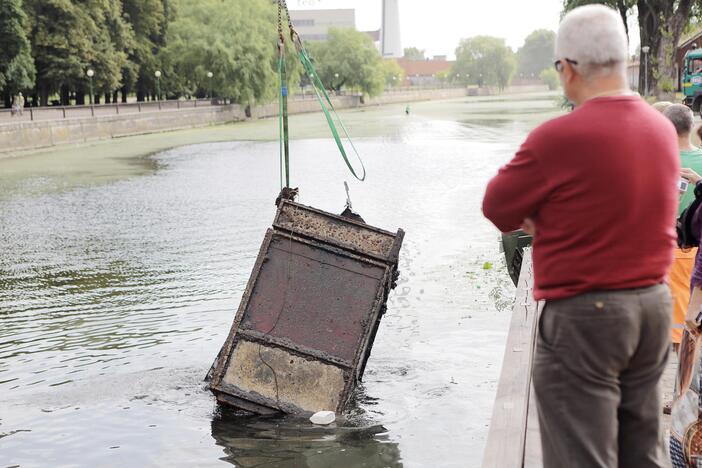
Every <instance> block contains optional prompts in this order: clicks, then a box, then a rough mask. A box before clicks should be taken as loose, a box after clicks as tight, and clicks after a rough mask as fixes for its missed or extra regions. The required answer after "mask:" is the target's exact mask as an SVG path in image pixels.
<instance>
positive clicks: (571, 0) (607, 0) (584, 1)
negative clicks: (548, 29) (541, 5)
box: [563, 0, 656, 41]
mask: <svg viewBox="0 0 702 468" xmlns="http://www.w3.org/2000/svg"><path fill="white" fill-rule="evenodd" d="M636 1H637V0H600V1H598V0H564V1H563V11H564V12H568V11H570V10H572V9H573V8H577V7H579V6H583V5H592V4H596V3H597V4H602V5H606V6H608V7H610V8H613V9H614V10H617V12H618V13H619V16H621V18H622V21H623V22H624V30H625V31H626V36H627V38H628V39H629V41H631V38H630V35H629V22H628V19H629V15H630V14H631V13H632V12H631V9H632V8H633V7H635V6H636ZM654 1H656V0H654Z"/></svg>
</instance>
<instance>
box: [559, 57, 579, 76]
mask: <svg viewBox="0 0 702 468" xmlns="http://www.w3.org/2000/svg"><path fill="white" fill-rule="evenodd" d="M565 61H566V62H568V63H569V64H571V65H577V64H578V62H577V60H571V59H569V58H567V59H565ZM553 68H555V69H556V71H557V72H558V73H560V72H562V71H563V61H562V60H556V61H555V62H554V63H553Z"/></svg>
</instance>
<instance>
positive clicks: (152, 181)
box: [0, 99, 552, 468]
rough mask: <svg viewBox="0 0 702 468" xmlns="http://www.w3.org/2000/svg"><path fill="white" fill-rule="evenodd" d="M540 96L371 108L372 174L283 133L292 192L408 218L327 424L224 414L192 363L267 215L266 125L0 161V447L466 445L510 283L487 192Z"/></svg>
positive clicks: (38, 455)
mask: <svg viewBox="0 0 702 468" xmlns="http://www.w3.org/2000/svg"><path fill="white" fill-rule="evenodd" d="M550 103H551V101H550V99H548V100H543V101H521V102H520V103H519V104H518V105H519V106H522V107H523V112H522V113H521V114H519V113H516V111H514V109H513V108H512V110H511V111H510V112H505V113H502V112H499V111H500V110H503V106H504V103H501V102H499V101H497V102H496V103H495V104H494V105H495V106H496V108H495V111H496V113H495V114H493V115H491V116H490V118H488V119H486V118H485V116H484V115H483V114H484V111H485V106H489V105H490V103H485V102H481V103H475V104H471V103H470V102H469V101H456V102H453V103H447V104H445V105H446V109H450V110H451V111H448V110H447V112H446V113H445V115H443V116H442V114H441V109H439V108H437V106H436V105H431V104H426V105H421V104H418V105H415V106H413V113H412V115H411V116H409V117H406V116H404V115H403V114H402V113H400V112H397V113H389V112H388V111H387V110H378V111H370V112H365V113H364V115H363V116H362V117H363V119H365V121H366V125H369V126H371V127H373V128H374V133H373V134H372V135H371V136H369V137H365V138H359V139H358V140H357V146H358V148H359V150H360V151H361V153H362V154H363V156H364V159H365V162H366V166H367V168H368V171H369V177H368V180H367V182H365V183H363V184H361V183H351V180H350V178H349V176H348V175H347V174H346V172H345V171H344V169H343V165H342V162H341V160H340V159H339V157H338V156H337V154H336V151H335V147H334V144H333V142H331V141H328V140H315V139H302V140H297V141H294V142H293V143H292V154H293V160H292V171H293V173H292V176H293V184H294V185H296V186H299V187H300V188H301V194H302V196H301V199H300V201H301V202H303V203H306V204H310V205H314V206H316V207H318V208H321V209H325V210H329V211H333V212H340V211H341V210H342V209H343V206H344V201H345V193H344V189H343V180H349V182H350V185H351V195H352V199H353V203H354V208H355V209H356V211H358V212H360V213H361V214H362V215H363V217H364V218H365V219H366V221H368V222H369V223H371V224H375V225H377V226H380V227H384V228H387V229H389V230H396V229H397V228H398V227H402V228H403V229H405V230H406V231H407V236H406V238H405V244H404V248H403V251H402V255H401V273H402V275H401V278H400V281H399V284H398V287H397V289H396V290H395V292H394V293H393V295H392V297H391V299H390V303H389V308H388V313H387V314H386V316H385V317H384V319H383V322H382V324H381V327H380V331H379V333H378V337H377V339H376V342H375V347H374V349H373V354H372V356H371V359H370V361H369V363H368V367H367V369H366V374H365V378H364V382H363V385H361V386H360V387H359V389H358V392H357V393H356V395H355V396H354V402H353V404H352V405H351V407H350V408H349V411H348V413H347V414H346V415H344V418H342V420H341V421H339V422H338V423H337V424H336V425H335V426H334V427H330V428H316V427H312V426H311V425H310V424H309V423H308V422H306V421H305V420H296V419H294V418H257V417H240V416H236V415H234V414H232V413H230V412H229V411H226V410H221V409H218V408H217V407H216V405H215V403H214V400H213V398H212V397H211V395H210V393H209V392H208V391H207V390H206V389H205V387H204V384H203V382H202V379H203V377H204V376H205V373H206V372H207V369H208V367H209V365H210V364H211V362H212V360H213V358H214V356H215V354H216V353H217V351H218V349H219V347H220V345H221V344H222V342H223V341H224V339H225V337H226V334H227V332H228V330H229V327H230V325H231V322H232V319H233V317H234V313H235V311H236V308H237V306H238V303H239V299H240V296H241V293H242V291H243V288H244V286H245V284H246V281H247V279H248V276H249V274H250V271H251V268H252V266H253V263H254V260H255V256H256V254H257V252H258V247H259V245H260V242H261V240H262V238H263V234H264V233H265V230H266V228H267V227H268V226H269V225H270V224H271V221H272V219H273V214H274V212H275V207H274V205H273V201H274V199H275V196H276V195H277V192H278V188H279V187H278V161H277V154H278V144H277V142H266V141H259V142H247V141H241V142H220V143H210V144H199V145H192V146H185V147H180V148H177V149H173V150H168V151H165V152H162V153H158V154H156V155H154V156H152V157H150V158H149V159H148V160H146V161H144V160H142V162H141V163H140V164H141V167H140V171H139V172H138V175H137V174H131V175H130V174H126V173H125V175H124V176H123V177H121V178H119V179H118V180H112V179H109V180H104V179H103V178H101V177H99V176H98V175H96V176H94V177H92V178H91V177H87V178H86V177H83V178H78V179H75V180H73V182H72V183H70V184H62V183H61V181H62V177H65V178H66V179H65V180H68V179H70V178H71V177H74V176H75V175H76V174H80V169H76V168H75V167H73V168H69V169H68V170H67V172H66V174H64V175H63V176H62V175H61V174H59V173H56V172H54V173H52V174H51V175H47V174H45V173H43V172H42V168H41V167H40V166H37V168H36V171H35V172H32V171H30V170H27V169H26V168H25V169H24V170H23V171H20V172H17V171H16V172H15V173H14V175H13V176H11V177H10V176H8V175H7V173H6V174H5V176H4V180H2V178H3V175H2V172H1V171H2V170H3V165H2V161H0V189H3V190H4V191H3V196H2V197H0V466H13V465H20V466H23V467H24V466H27V467H30V466H37V467H39V466H42V467H43V466H188V467H190V466H217V465H220V466H226V464H227V463H230V464H232V465H235V466H242V467H254V466H256V467H258V466H275V467H311V468H312V467H314V468H316V467H330V466H350V467H351V466H358V467H395V466H408V467H420V466H447V467H471V466H479V465H480V460H481V458H482V451H483V447H484V443H485V437H486V434H487V426H488V424H489V418H490V414H491V411H492V402H493V399H494V392H495V387H496V380H497V377H498V374H499V367H500V363H501V360H502V355H503V346H504V339H505V336H506V331H507V324H508V322H509V310H508V309H509V306H510V303H511V295H512V293H513V288H512V287H511V285H510V283H509V282H508V278H507V275H506V271H505V269H504V267H502V266H500V265H501V264H502V263H501V259H500V253H499V250H498V245H497V242H496V239H497V235H496V232H495V231H494V230H493V228H492V227H491V226H490V225H489V224H488V223H487V222H486V221H485V220H484V219H483V218H482V216H481V214H480V201H481V196H482V192H483V190H484V186H485V184H486V182H487V180H488V179H489V177H491V176H492V175H493V174H494V172H495V170H496V168H497V167H498V166H499V165H500V164H502V163H503V162H505V161H506V160H507V159H508V158H510V157H511V155H512V154H513V152H514V150H515V149H516V148H517V146H518V145H519V143H520V142H521V140H522V139H523V138H524V136H525V135H526V133H527V132H528V130H529V129H530V128H531V127H532V126H533V125H535V123H536V122H537V121H538V120H539V118H541V119H543V118H545V116H546V112H547V111H551V112H552V109H550V107H551V104H550ZM471 105H474V106H476V109H475V110H476V112H475V113H474V114H472V113H471V110H470V106H471ZM534 107H539V108H540V112H541V113H540V114H539V116H540V117H538V118H536V119H535V118H534V115H533V114H530V112H532V111H533V109H534ZM459 108H460V109H463V111H462V112H456V109H459ZM399 110H400V108H399V107H398V111H399ZM464 114H465V115H464ZM469 115H473V117H470V116H469ZM525 115H528V116H529V117H528V118H527V117H524V116H525ZM261 125H263V124H261ZM266 125H268V124H266ZM375 132H377V133H375ZM378 133H379V134H382V136H378ZM161 137H162V138H168V135H162V136H161ZM119 144H120V142H119V141H117V142H112V143H111V145H119ZM132 162H133V161H132ZM12 164H14V165H15V166H17V164H18V162H17V161H14V162H13V163H12ZM86 164H89V162H86ZM76 180H78V181H79V182H76ZM486 261H487V262H493V263H494V264H495V265H496V268H495V269H492V270H484V269H483V264H484V263H485V262H486ZM505 308H507V310H506V309H505Z"/></svg>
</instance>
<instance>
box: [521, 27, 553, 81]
mask: <svg viewBox="0 0 702 468" xmlns="http://www.w3.org/2000/svg"><path fill="white" fill-rule="evenodd" d="M555 46H556V33H555V32H553V31H549V30H547V29H538V30H536V31H534V32H532V33H531V34H529V35H528V36H527V38H526V40H525V41H524V45H523V46H522V47H521V48H520V49H519V50H518V51H517V61H518V62H519V65H518V66H517V72H518V73H519V74H520V75H523V76H524V77H532V76H534V77H536V76H539V74H540V73H541V72H542V71H543V70H546V69H547V68H551V66H552V65H553V61H554V58H553V51H554V49H555Z"/></svg>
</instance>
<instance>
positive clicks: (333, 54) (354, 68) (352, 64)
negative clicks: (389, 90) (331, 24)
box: [310, 28, 385, 96]
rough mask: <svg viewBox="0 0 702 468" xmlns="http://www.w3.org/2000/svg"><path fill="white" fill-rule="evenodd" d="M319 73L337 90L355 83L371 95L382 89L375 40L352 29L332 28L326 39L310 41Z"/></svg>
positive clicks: (381, 71) (378, 55)
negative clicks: (315, 41)
mask: <svg viewBox="0 0 702 468" xmlns="http://www.w3.org/2000/svg"><path fill="white" fill-rule="evenodd" d="M310 52H311V53H312V56H313V58H314V60H315V64H316V65H315V66H316V68H317V73H318V74H319V77H320V78H321V79H322V82H323V83H325V84H326V85H327V86H329V87H331V88H332V89H335V90H337V91H338V90H340V89H341V87H342V86H355V87H358V88H360V89H361V91H362V92H363V93H365V94H368V95H369V96H375V95H377V94H380V93H381V92H382V91H383V83H384V82H385V75H384V74H383V63H382V59H381V57H380V53H379V52H378V49H377V48H376V47H375V44H373V40H372V39H371V38H370V37H369V36H368V35H367V34H365V33H362V32H358V31H356V30H355V29H352V28H342V29H339V28H331V29H329V38H328V39H327V41H325V42H317V43H311V44H310Z"/></svg>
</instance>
